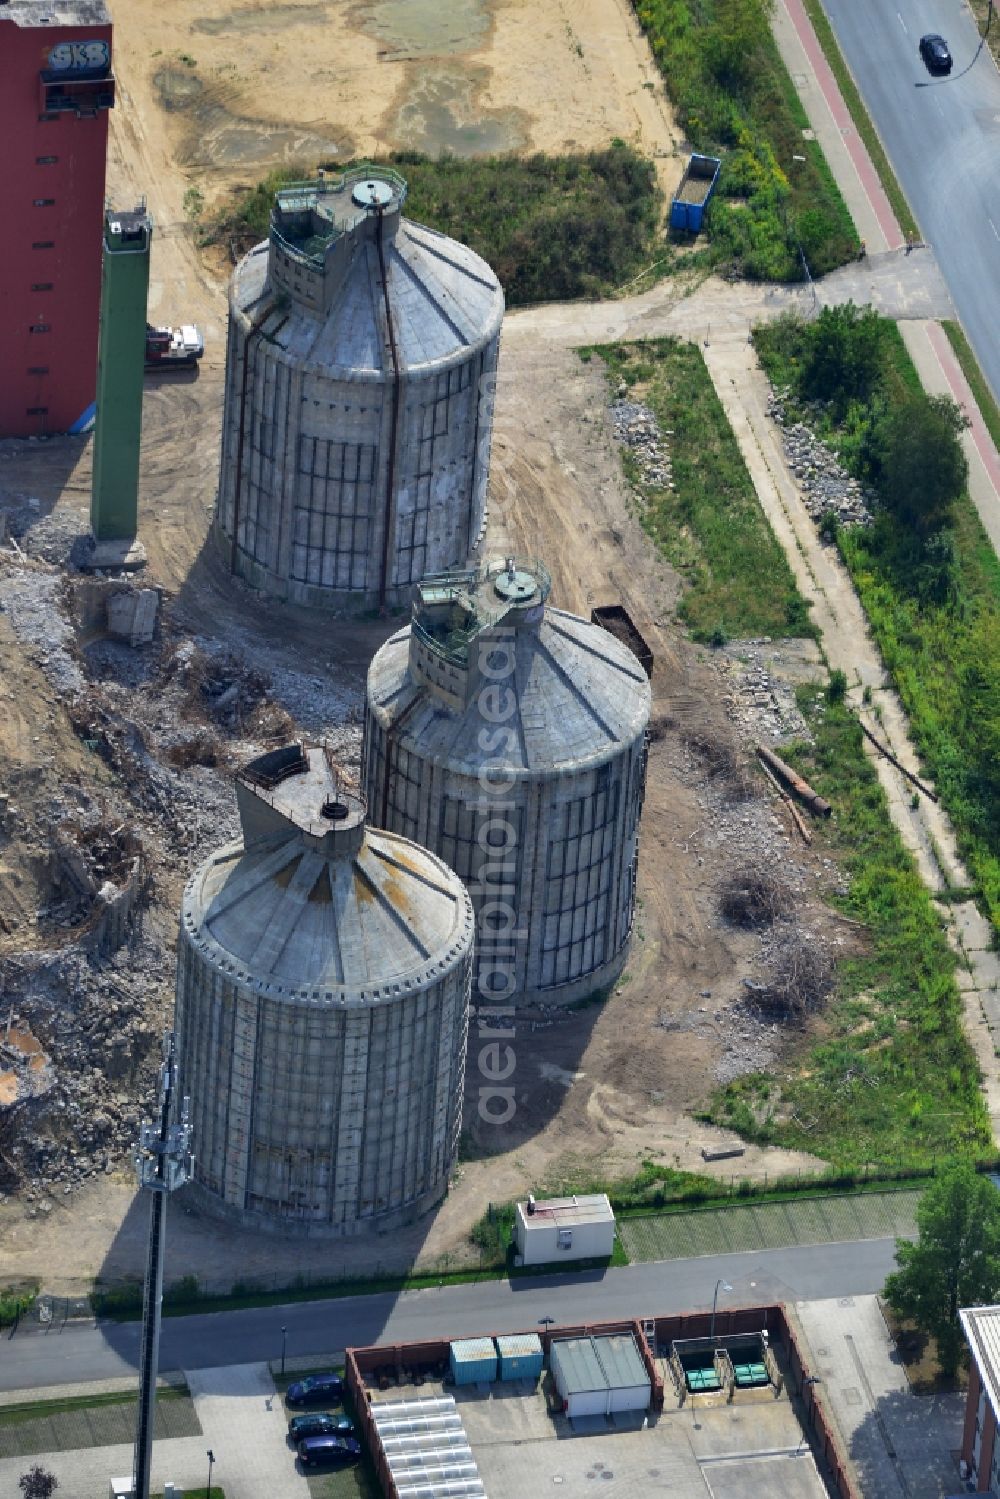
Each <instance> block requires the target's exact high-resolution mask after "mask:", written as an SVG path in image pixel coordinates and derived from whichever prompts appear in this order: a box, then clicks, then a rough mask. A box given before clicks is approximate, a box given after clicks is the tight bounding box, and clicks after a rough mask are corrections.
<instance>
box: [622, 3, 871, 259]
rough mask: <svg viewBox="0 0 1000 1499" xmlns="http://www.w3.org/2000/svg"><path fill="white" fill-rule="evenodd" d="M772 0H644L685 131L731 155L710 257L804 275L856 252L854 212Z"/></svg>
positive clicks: (642, 9)
mask: <svg viewBox="0 0 1000 1499" xmlns="http://www.w3.org/2000/svg"><path fill="white" fill-rule="evenodd" d="M770 12H771V6H770V4H769V3H768V0H636V13H637V15H638V17H639V20H640V22H641V23H642V26H643V27H644V29H645V31H646V34H647V36H648V37H649V41H650V45H651V47H652V50H653V54H654V56H655V57H656V60H657V62H658V63H659V66H660V68H661V70H662V72H663V78H664V82H665V84H666V88H667V91H668V93H669V94H670V97H671V99H672V101H673V104H674V106H675V109H676V112H677V116H678V120H679V122H680V125H681V128H682V129H683V130H684V133H685V135H686V136H687V138H688V139H689V140H690V142H691V144H692V145H693V147H694V149H695V150H696V151H704V152H708V153H709V154H710V155H720V156H721V157H722V163H723V165H722V171H721V173H720V175H719V182H718V185H717V188H716V192H715V195H714V197H713V199H712V202H711V203H710V204H709V208H708V212H707V214H706V216H705V233H706V235H707V237H708V240H709V242H710V249H711V258H712V259H713V261H714V262H715V263H717V264H719V263H721V264H726V265H729V266H731V267H733V268H734V269H735V270H737V271H738V272H740V273H741V274H743V275H745V276H748V277H752V278H757V279H761V280H779V281H799V280H802V279H803V277H804V275H805V268H804V266H803V264H802V256H801V254H800V247H801V251H802V252H804V254H805V258H806V260H807V262H808V265H809V267H810V270H811V271H812V274H813V275H814V276H819V275H823V274H824V273H825V272H826V271H828V270H832V269H833V268H834V267H835V266H838V265H843V264H844V263H845V262H846V261H847V260H849V259H851V258H852V257H853V256H854V255H855V254H856V253H857V247H858V239H857V235H856V234H855V231H854V227H853V225H852V223H851V219H850V215H849V214H848V212H847V209H846V207H845V205H844V202H843V199H842V198H841V196H840V193H839V191H838V189H837V186H836V184H835V182H834V180H833V177H832V175H831V173H830V170H829V167H828V166H827V164H826V162H825V160H824V158H823V154H822V152H821V150H820V148H819V147H818V146H817V145H816V143H815V142H814V141H809V140H805V139H804V138H803V129H804V128H805V127H806V126H807V124H808V121H807V119H806V116H805V113H804V111H803V109H802V104H801V101H800V100H799V98H798V95H797V94H796V91H795V87H794V85H793V83H792V80H791V78H790V77H789V75H788V72H787V70H786V69H785V66H784V63H783V62H782V61H781V57H780V55H779V53H778V49H777V46H776V44H775V41H774V38H773V36H772V34H771V27H770Z"/></svg>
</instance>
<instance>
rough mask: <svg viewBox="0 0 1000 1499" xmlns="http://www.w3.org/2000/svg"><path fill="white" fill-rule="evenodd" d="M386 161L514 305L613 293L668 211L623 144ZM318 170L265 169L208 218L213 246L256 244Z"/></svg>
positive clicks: (647, 257)
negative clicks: (277, 201) (563, 152)
mask: <svg viewBox="0 0 1000 1499" xmlns="http://www.w3.org/2000/svg"><path fill="white" fill-rule="evenodd" d="M381 159H382V161H383V162H384V164H385V165H387V166H392V167H395V168H396V170H397V171H400V172H402V174H403V176H404V177H405V178H406V181H407V188H408V195H407V202H406V213H407V214H408V215H409V217H410V218H412V219H415V220H416V221H417V222H419V223H422V224H427V225H428V226H429V227H430V228H432V229H437V230H439V231H440V232H441V233H443V234H450V235H453V236H454V237H455V238H456V239H459V240H461V241H462V242H463V243H464V244H467V245H469V246H470V247H471V248H472V249H473V250H475V251H476V252H477V253H478V254H480V255H481V256H482V257H483V259H484V260H486V261H487V262H488V263H489V264H490V265H491V266H492V267H493V269H494V270H495V271H496V273H497V276H498V277H499V278H500V281H501V283H502V285H503V288H504V292H505V295H506V298H507V302H508V304H509V305H510V306H511V307H518V306H525V305H527V304H529V303H533V302H539V301H552V300H560V301H564V300H570V299H572V298H575V297H601V296H606V295H607V294H608V293H609V292H610V291H613V290H615V289H617V288H618V287H619V286H621V285H623V284H624V283H626V282H628V281H629V280H631V279H633V278H635V277H636V276H638V275H639V273H640V272H641V271H642V270H644V269H645V268H646V267H647V266H648V265H649V263H650V261H652V260H653V258H654V255H655V249H656V236H657V231H658V229H659V225H660V222H661V218H662V211H663V204H662V198H661V194H660V190H659V187H658V185H657V180H656V170H655V167H654V165H653V163H652V162H651V161H650V160H649V159H648V158H647V157H645V156H643V155H641V153H640V152H638V151H636V150H634V149H633V147H631V146H629V145H627V144H626V143H625V142H624V141H618V140H616V141H613V142H612V143H611V145H609V146H607V147H606V148H605V149H604V150H600V151H589V152H580V153H577V154H574V155H571V156H547V155H545V154H543V153H541V152H537V153H535V154H534V155H531V156H525V157H520V156H490V157H477V158H473V159H471V160H465V159H463V160H457V159H456V158H454V157H451V156H444V157H441V158H439V159H438V160H432V159H431V158H430V157H427V156H422V155H420V154H419V153H417V152H412V151H399V152H395V153H393V154H390V155H388V156H385V157H384V158H381ZM349 165H350V164H349V163H348V164H343V163H341V164H331V166H330V170H331V171H336V172H340V171H344V170H347V169H348V167H349ZM309 171H310V169H308V168H305V167H301V166H300V167H299V168H297V169H290V170H288V171H282V172H273V173H271V175H270V176H268V177H265V178H264V179H263V180H262V181H261V182H258V183H257V184H256V186H255V187H253V188H252V189H251V190H250V191H249V192H244V193H242V194H241V195H239V196H238V197H237V199H236V201H235V202H234V203H232V204H231V205H228V206H227V207H225V208H224V209H223V210H222V211H221V212H219V213H217V214H216V215H215V216H214V217H213V218H212V219H211V220H210V221H209V222H207V223H206V224H205V225H204V226H203V228H202V234H201V237H202V241H203V243H208V244H222V245H229V244H231V245H232V246H233V247H234V249H235V250H236V252H237V253H238V254H242V253H244V252H245V251H246V250H248V249H250V247H251V246H252V245H254V244H256V243H257V242H258V241H259V240H261V239H263V238H265V237H266V235H267V232H268V226H269V224H270V217H271V207H272V204H273V202H274V195H275V193H276V192H277V191H278V189H279V188H280V187H282V186H284V185H285V184H286V183H287V182H289V181H294V180H296V179H297V178H300V177H304V176H308V175H309Z"/></svg>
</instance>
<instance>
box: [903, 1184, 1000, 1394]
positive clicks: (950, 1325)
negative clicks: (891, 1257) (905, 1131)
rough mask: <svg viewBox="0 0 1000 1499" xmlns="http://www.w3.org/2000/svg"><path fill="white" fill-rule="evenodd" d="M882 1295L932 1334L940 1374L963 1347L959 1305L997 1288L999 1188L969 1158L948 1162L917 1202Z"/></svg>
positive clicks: (988, 1298)
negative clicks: (913, 1223)
mask: <svg viewBox="0 0 1000 1499" xmlns="http://www.w3.org/2000/svg"><path fill="white" fill-rule="evenodd" d="M896 1264H897V1265H898V1266H899V1269H898V1270H894V1271H893V1272H892V1274H891V1275H890V1276H889V1278H888V1280H887V1281H886V1283H885V1291H884V1293H883V1294H884V1295H885V1299H886V1301H887V1302H888V1303H889V1305H890V1307H891V1308H892V1310H893V1311H894V1312H895V1313H896V1315H897V1316H898V1317H904V1318H907V1319H909V1320H911V1321H913V1322H914V1323H915V1324H916V1326H917V1327H918V1328H919V1329H920V1331H921V1332H924V1333H928V1334H929V1335H930V1336H931V1337H933V1338H934V1339H935V1340H936V1342H937V1350H938V1361H939V1363H940V1365H941V1372H942V1374H944V1375H945V1377H946V1378H951V1377H953V1376H954V1374H955V1371H956V1369H957V1368H958V1363H959V1359H960V1358H961V1355H962V1345H963V1339H962V1329H961V1325H960V1323H959V1320H958V1312H959V1308H960V1307H963V1306H983V1305H989V1304H991V1303H992V1302H994V1301H996V1299H997V1297H998V1296H1000V1192H998V1191H997V1189H996V1187H995V1186H994V1185H993V1183H992V1182H991V1181H990V1180H989V1178H988V1177H985V1176H979V1175H978V1174H977V1172H976V1171H975V1170H974V1169H973V1167H972V1166H969V1165H966V1164H964V1163H958V1164H955V1165H952V1166H949V1167H947V1168H946V1169H945V1170H944V1171H942V1172H941V1174H940V1176H938V1177H937V1178H936V1180H935V1181H934V1182H933V1183H932V1184H931V1186H929V1187H928V1188H927V1190H926V1192H924V1194H923V1196H922V1197H921V1199H920V1202H919V1203H918V1205H917V1239H916V1242H915V1243H914V1242H912V1241H911V1240H908V1239H897V1240H896Z"/></svg>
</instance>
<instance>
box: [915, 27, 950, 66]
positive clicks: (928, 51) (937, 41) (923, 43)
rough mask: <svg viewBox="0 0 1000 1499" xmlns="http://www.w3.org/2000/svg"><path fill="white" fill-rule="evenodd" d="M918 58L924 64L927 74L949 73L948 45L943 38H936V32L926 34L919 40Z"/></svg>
mask: <svg viewBox="0 0 1000 1499" xmlns="http://www.w3.org/2000/svg"><path fill="white" fill-rule="evenodd" d="M920 56H921V57H922V58H923V60H924V63H925V64H926V67H927V71H928V73H950V72H951V52H950V51H949V48H948V43H947V42H946V41H945V39H944V37H943V36H938V34H937V32H936V31H931V32H928V34H927V35H926V36H922V37H921V38H920Z"/></svg>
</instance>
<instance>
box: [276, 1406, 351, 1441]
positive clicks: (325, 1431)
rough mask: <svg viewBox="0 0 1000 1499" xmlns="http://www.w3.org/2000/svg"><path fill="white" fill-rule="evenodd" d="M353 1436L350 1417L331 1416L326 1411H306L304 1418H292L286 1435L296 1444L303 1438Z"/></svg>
mask: <svg viewBox="0 0 1000 1499" xmlns="http://www.w3.org/2000/svg"><path fill="white" fill-rule="evenodd" d="M353 1434H354V1422H353V1421H352V1420H351V1418H350V1416H333V1415H330V1413H329V1412H328V1411H308V1412H307V1413H306V1414H305V1415H304V1416H293V1417H292V1419H291V1420H290V1421H289V1423H288V1435H289V1436H290V1437H291V1439H292V1441H293V1442H295V1443H296V1444H298V1443H299V1442H301V1441H302V1439H303V1438H304V1437H331V1436H333V1437H335V1436H341V1437H349V1436H352V1435H353Z"/></svg>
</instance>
